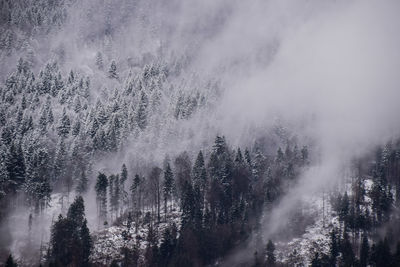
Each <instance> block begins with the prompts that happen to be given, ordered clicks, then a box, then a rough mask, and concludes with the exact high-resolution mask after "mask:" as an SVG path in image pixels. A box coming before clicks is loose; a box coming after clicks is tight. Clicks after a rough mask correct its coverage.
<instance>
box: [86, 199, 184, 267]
mask: <svg viewBox="0 0 400 267" xmlns="http://www.w3.org/2000/svg"><path fill="white" fill-rule="evenodd" d="M180 215H181V213H180V211H179V209H178V208H177V207H173V209H172V212H169V213H168V215H167V219H166V221H165V220H164V213H163V212H161V222H160V223H155V224H154V230H155V233H156V235H157V238H158V241H159V242H161V236H162V234H163V232H164V230H165V228H166V227H168V226H169V225H171V224H172V223H175V224H176V226H177V227H178V229H179V227H180ZM142 220H143V218H141V222H139V226H138V230H137V232H136V225H135V222H133V223H132V225H131V227H130V229H128V228H127V220H123V222H122V224H121V225H118V226H117V225H114V226H110V227H108V228H106V229H104V230H101V231H98V232H93V233H92V236H93V241H94V248H93V250H92V254H91V261H92V262H93V263H95V264H98V265H100V264H101V265H109V264H110V263H111V261H112V260H113V259H115V260H121V259H122V257H123V256H122V255H121V250H122V248H124V247H126V248H129V249H132V248H133V247H134V246H135V244H138V247H139V254H140V257H139V262H140V261H143V255H144V250H145V248H146V246H147V243H148V242H147V241H146V237H147V233H148V228H149V225H148V224H147V223H143V222H142ZM124 231H126V232H125V234H124Z"/></svg>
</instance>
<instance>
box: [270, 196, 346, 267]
mask: <svg viewBox="0 0 400 267" xmlns="http://www.w3.org/2000/svg"><path fill="white" fill-rule="evenodd" d="M323 211H324V212H323ZM303 214H304V215H305V216H307V215H308V216H310V215H311V216H313V217H314V219H315V220H314V222H313V223H312V224H310V225H308V226H307V227H306V229H305V231H304V233H303V234H302V235H301V236H299V237H296V238H293V239H292V240H290V241H289V242H278V243H277V244H276V258H277V260H278V261H279V262H283V263H287V264H289V266H309V264H310V263H311V262H310V261H311V259H312V258H313V257H314V254H315V252H319V253H326V254H328V253H329V246H330V231H331V229H332V226H334V227H339V218H338V216H337V215H336V213H335V212H334V211H333V210H332V207H331V204H330V203H329V200H328V197H327V194H325V199H324V200H323V197H322V194H320V195H317V194H316V195H314V196H311V197H309V198H308V199H305V200H304V203H303Z"/></svg>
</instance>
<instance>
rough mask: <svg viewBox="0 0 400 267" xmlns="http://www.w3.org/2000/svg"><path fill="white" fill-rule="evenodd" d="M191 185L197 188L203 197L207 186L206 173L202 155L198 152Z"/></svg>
mask: <svg viewBox="0 0 400 267" xmlns="http://www.w3.org/2000/svg"><path fill="white" fill-rule="evenodd" d="M193 183H194V185H195V186H198V187H199V188H200V190H201V192H202V194H203V195H204V193H205V189H206V184H207V173H206V167H205V164H204V157H203V153H202V152H201V151H200V152H199V154H198V155H197V159H196V162H195V163H194V166H193Z"/></svg>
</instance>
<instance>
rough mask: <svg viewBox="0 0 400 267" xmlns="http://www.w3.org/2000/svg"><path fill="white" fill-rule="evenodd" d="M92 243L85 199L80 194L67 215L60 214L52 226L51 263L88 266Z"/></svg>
mask: <svg viewBox="0 0 400 267" xmlns="http://www.w3.org/2000/svg"><path fill="white" fill-rule="evenodd" d="M92 244H93V243H92V240H91V237H90V232H89V229H88V227H87V221H86V219H85V206H84V201H83V198H82V197H81V196H78V197H77V198H76V199H75V200H74V202H73V203H72V204H71V206H70V208H69V209H68V213H67V217H65V218H64V217H63V216H62V215H61V214H60V215H59V217H58V220H57V221H56V222H55V223H54V225H53V226H52V229H51V240H50V255H49V265H50V266H88V265H89V255H90V251H91V249H92Z"/></svg>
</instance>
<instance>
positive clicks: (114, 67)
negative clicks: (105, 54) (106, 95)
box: [108, 60, 118, 79]
mask: <svg viewBox="0 0 400 267" xmlns="http://www.w3.org/2000/svg"><path fill="white" fill-rule="evenodd" d="M108 78H110V79H118V74H117V65H116V64H115V61H114V60H113V61H112V62H111V65H110V68H109V69H108Z"/></svg>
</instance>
